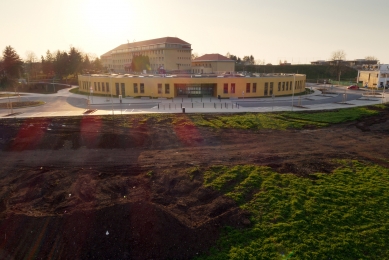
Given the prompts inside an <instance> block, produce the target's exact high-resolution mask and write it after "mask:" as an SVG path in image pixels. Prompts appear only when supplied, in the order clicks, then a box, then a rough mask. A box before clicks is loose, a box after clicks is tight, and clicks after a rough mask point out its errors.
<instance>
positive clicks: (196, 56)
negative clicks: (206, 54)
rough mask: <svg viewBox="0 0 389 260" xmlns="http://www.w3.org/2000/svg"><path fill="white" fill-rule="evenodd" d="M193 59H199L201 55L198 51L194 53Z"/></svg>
mask: <svg viewBox="0 0 389 260" xmlns="http://www.w3.org/2000/svg"><path fill="white" fill-rule="evenodd" d="M191 56H192V60H194V59H197V58H198V57H199V54H198V53H197V52H195V53H192V55H191Z"/></svg>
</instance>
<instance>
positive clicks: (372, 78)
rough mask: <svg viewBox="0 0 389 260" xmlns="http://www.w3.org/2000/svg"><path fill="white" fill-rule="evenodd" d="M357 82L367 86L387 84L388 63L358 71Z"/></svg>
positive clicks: (388, 83) (388, 76)
mask: <svg viewBox="0 0 389 260" xmlns="http://www.w3.org/2000/svg"><path fill="white" fill-rule="evenodd" d="M358 82H359V83H362V84H363V86H365V87H369V88H381V87H383V86H385V87H388V86H389V64H378V65H377V66H375V67H372V68H371V69H369V70H366V69H365V70H359V71H358Z"/></svg>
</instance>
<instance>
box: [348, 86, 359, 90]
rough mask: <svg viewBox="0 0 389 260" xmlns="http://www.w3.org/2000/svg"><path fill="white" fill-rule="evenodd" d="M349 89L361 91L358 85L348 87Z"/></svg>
mask: <svg viewBox="0 0 389 260" xmlns="http://www.w3.org/2000/svg"><path fill="white" fill-rule="evenodd" d="M347 89H359V87H358V86H357V85H351V86H348V87H347Z"/></svg>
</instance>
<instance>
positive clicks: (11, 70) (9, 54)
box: [2, 46, 23, 79]
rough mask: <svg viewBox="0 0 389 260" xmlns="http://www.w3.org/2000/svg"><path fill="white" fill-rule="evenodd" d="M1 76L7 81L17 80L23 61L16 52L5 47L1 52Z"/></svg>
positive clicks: (21, 70) (9, 47)
mask: <svg viewBox="0 0 389 260" xmlns="http://www.w3.org/2000/svg"><path fill="white" fill-rule="evenodd" d="M2 67H3V74H4V76H5V77H6V78H8V79H16V78H19V77H20V75H21V74H22V72H23V61H22V60H21V59H20V57H19V55H18V54H17V53H16V51H15V50H14V49H13V48H12V47H11V46H7V47H5V50H4V51H3V62H2Z"/></svg>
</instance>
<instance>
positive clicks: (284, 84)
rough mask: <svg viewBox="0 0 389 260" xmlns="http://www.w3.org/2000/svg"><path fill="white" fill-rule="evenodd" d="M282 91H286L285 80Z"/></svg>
mask: <svg viewBox="0 0 389 260" xmlns="http://www.w3.org/2000/svg"><path fill="white" fill-rule="evenodd" d="M282 91H285V82H282Z"/></svg>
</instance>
